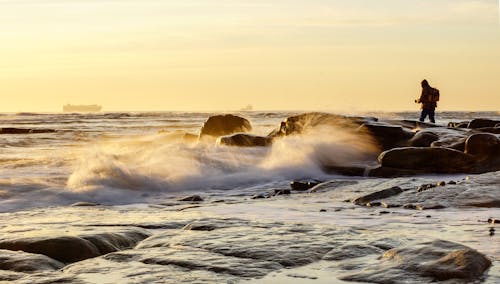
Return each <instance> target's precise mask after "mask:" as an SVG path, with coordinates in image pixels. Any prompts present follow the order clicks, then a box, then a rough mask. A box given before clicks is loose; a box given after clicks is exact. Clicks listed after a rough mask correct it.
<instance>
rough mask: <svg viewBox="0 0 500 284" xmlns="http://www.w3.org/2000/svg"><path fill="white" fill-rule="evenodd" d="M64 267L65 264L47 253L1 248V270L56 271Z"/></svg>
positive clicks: (26, 271) (25, 271)
mask: <svg viewBox="0 0 500 284" xmlns="http://www.w3.org/2000/svg"><path fill="white" fill-rule="evenodd" d="M62 267H64V264H62V263H61V262H59V261H56V260H54V259H52V258H49V257H47V256H45V255H40V254H32V253H26V252H22V251H16V252H14V251H10V250H0V270H9V271H16V272H24V273H33V272H39V271H54V270H58V269H60V268H62Z"/></svg>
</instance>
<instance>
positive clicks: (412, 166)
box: [378, 147, 475, 173]
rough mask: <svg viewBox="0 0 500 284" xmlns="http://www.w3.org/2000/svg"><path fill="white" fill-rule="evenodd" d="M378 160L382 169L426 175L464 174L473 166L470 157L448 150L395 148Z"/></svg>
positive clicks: (472, 159) (384, 153) (381, 155)
mask: <svg viewBox="0 0 500 284" xmlns="http://www.w3.org/2000/svg"><path fill="white" fill-rule="evenodd" d="M378 160H379V162H380V164H381V165H382V166H383V167H391V168H400V169H407V170H419V171H424V172H428V173H466V172H470V171H472V169H473V168H474V166H475V164H474V162H475V160H474V158H473V157H472V156H471V155H468V154H465V153H463V152H460V151H457V150H453V149H449V148H415V147H407V148H396V149H392V150H389V151H385V152H383V153H382V154H380V156H379V157H378Z"/></svg>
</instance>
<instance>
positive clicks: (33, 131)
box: [0, 127, 56, 134]
mask: <svg viewBox="0 0 500 284" xmlns="http://www.w3.org/2000/svg"><path fill="white" fill-rule="evenodd" d="M54 132H56V130H54V129H29V128H12V127H4V128H0V134H37V133H54Z"/></svg>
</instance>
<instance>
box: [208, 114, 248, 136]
mask: <svg viewBox="0 0 500 284" xmlns="http://www.w3.org/2000/svg"><path fill="white" fill-rule="evenodd" d="M251 130H252V125H251V124H250V121H248V120H247V119H245V118H243V117H239V116H235V115H232V114H225V115H214V116H211V117H209V118H208V120H207V121H206V122H205V123H204V124H203V127H202V128H201V131H200V137H203V136H213V137H219V136H225V135H230V134H233V133H238V132H248V131H251Z"/></svg>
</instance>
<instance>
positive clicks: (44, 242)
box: [0, 230, 149, 263]
mask: <svg viewBox="0 0 500 284" xmlns="http://www.w3.org/2000/svg"><path fill="white" fill-rule="evenodd" d="M148 236H149V233H147V232H146V231H144V230H127V231H123V232H113V233H98V234H89V235H81V236H54V237H51V236H45V237H32V238H29V237H25V238H17V239H16V238H12V239H6V240H2V241H0V249H7V250H13V251H18V250H21V251H24V252H29V253H36V254H43V255H46V256H48V257H50V258H53V259H55V260H58V261H60V262H63V263H71V262H76V261H81V260H84V259H88V258H92V257H96V256H99V255H103V254H106V253H110V252H113V251H117V250H120V249H124V248H131V247H133V246H134V245H135V244H137V243H138V242H139V241H141V240H143V239H145V238H147V237H148Z"/></svg>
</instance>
